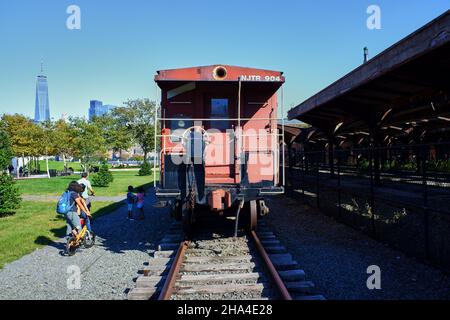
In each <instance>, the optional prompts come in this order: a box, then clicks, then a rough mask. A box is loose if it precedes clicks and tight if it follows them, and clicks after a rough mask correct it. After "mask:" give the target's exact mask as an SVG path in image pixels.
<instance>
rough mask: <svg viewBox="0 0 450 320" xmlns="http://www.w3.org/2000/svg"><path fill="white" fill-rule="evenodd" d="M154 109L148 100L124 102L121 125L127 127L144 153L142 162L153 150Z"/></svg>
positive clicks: (152, 102)
mask: <svg viewBox="0 0 450 320" xmlns="http://www.w3.org/2000/svg"><path fill="white" fill-rule="evenodd" d="M155 108H156V103H155V102H154V101H150V100H149V99H135V100H128V101H127V102H125V108H122V109H119V110H118V112H123V116H124V119H123V121H124V122H123V123H125V124H126V126H127V127H129V128H130V129H131V130H132V132H133V135H134V137H135V140H136V142H137V143H138V144H139V146H140V147H141V148H142V151H143V152H144V161H146V159H147V155H148V154H149V153H150V152H151V151H152V150H153V149H154V148H155Z"/></svg>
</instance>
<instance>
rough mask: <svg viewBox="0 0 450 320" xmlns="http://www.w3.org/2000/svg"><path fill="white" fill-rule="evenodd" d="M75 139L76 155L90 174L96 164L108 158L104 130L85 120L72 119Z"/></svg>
mask: <svg viewBox="0 0 450 320" xmlns="http://www.w3.org/2000/svg"><path fill="white" fill-rule="evenodd" d="M71 123H72V126H73V129H74V133H75V137H74V141H73V145H74V155H75V156H78V157H79V158H80V160H81V166H82V167H83V169H84V171H85V172H88V171H89V169H90V167H91V166H92V164H93V163H94V162H97V161H98V160H104V159H105V158H106V151H107V149H106V146H105V138H104V137H103V135H102V129H101V128H99V127H98V126H97V125H96V124H95V123H93V122H88V121H86V119H83V118H71Z"/></svg>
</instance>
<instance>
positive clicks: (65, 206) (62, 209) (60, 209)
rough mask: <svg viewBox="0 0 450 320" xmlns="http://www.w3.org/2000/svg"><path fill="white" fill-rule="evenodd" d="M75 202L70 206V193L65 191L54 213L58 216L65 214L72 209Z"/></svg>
mask: <svg viewBox="0 0 450 320" xmlns="http://www.w3.org/2000/svg"><path fill="white" fill-rule="evenodd" d="M74 205H75V202H74V203H72V204H70V191H66V192H64V193H63V194H62V196H61V197H60V198H59V200H58V204H57V205H56V212H57V213H58V214H67V213H69V211H70V210H71V209H72V208H73V206H74Z"/></svg>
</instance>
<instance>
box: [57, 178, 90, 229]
mask: <svg viewBox="0 0 450 320" xmlns="http://www.w3.org/2000/svg"><path fill="white" fill-rule="evenodd" d="M81 192H82V187H81V185H79V184H78V183H77V182H76V181H72V182H71V183H70V184H69V186H68V188H67V190H66V191H65V192H64V194H63V195H62V196H61V198H60V199H59V201H58V205H57V207H56V212H57V213H59V214H62V215H64V217H65V218H66V225H67V229H66V236H67V237H70V235H71V234H72V235H73V236H77V235H78V232H79V231H81V221H80V217H79V216H78V212H77V211H78V208H80V209H81V210H84V211H85V212H89V210H88V209H87V208H86V206H85V205H84V201H83V199H82V198H81V197H80V193H81Z"/></svg>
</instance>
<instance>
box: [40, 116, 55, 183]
mask: <svg viewBox="0 0 450 320" xmlns="http://www.w3.org/2000/svg"><path fill="white" fill-rule="evenodd" d="M36 138H37V145H38V146H39V147H38V150H37V151H38V152H37V155H38V156H40V155H44V156H45V164H46V169H47V177H48V178H50V170H49V166H48V157H49V156H53V155H56V141H55V124H54V123H53V122H51V121H46V122H43V123H41V124H40V125H39V126H37V130H36Z"/></svg>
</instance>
